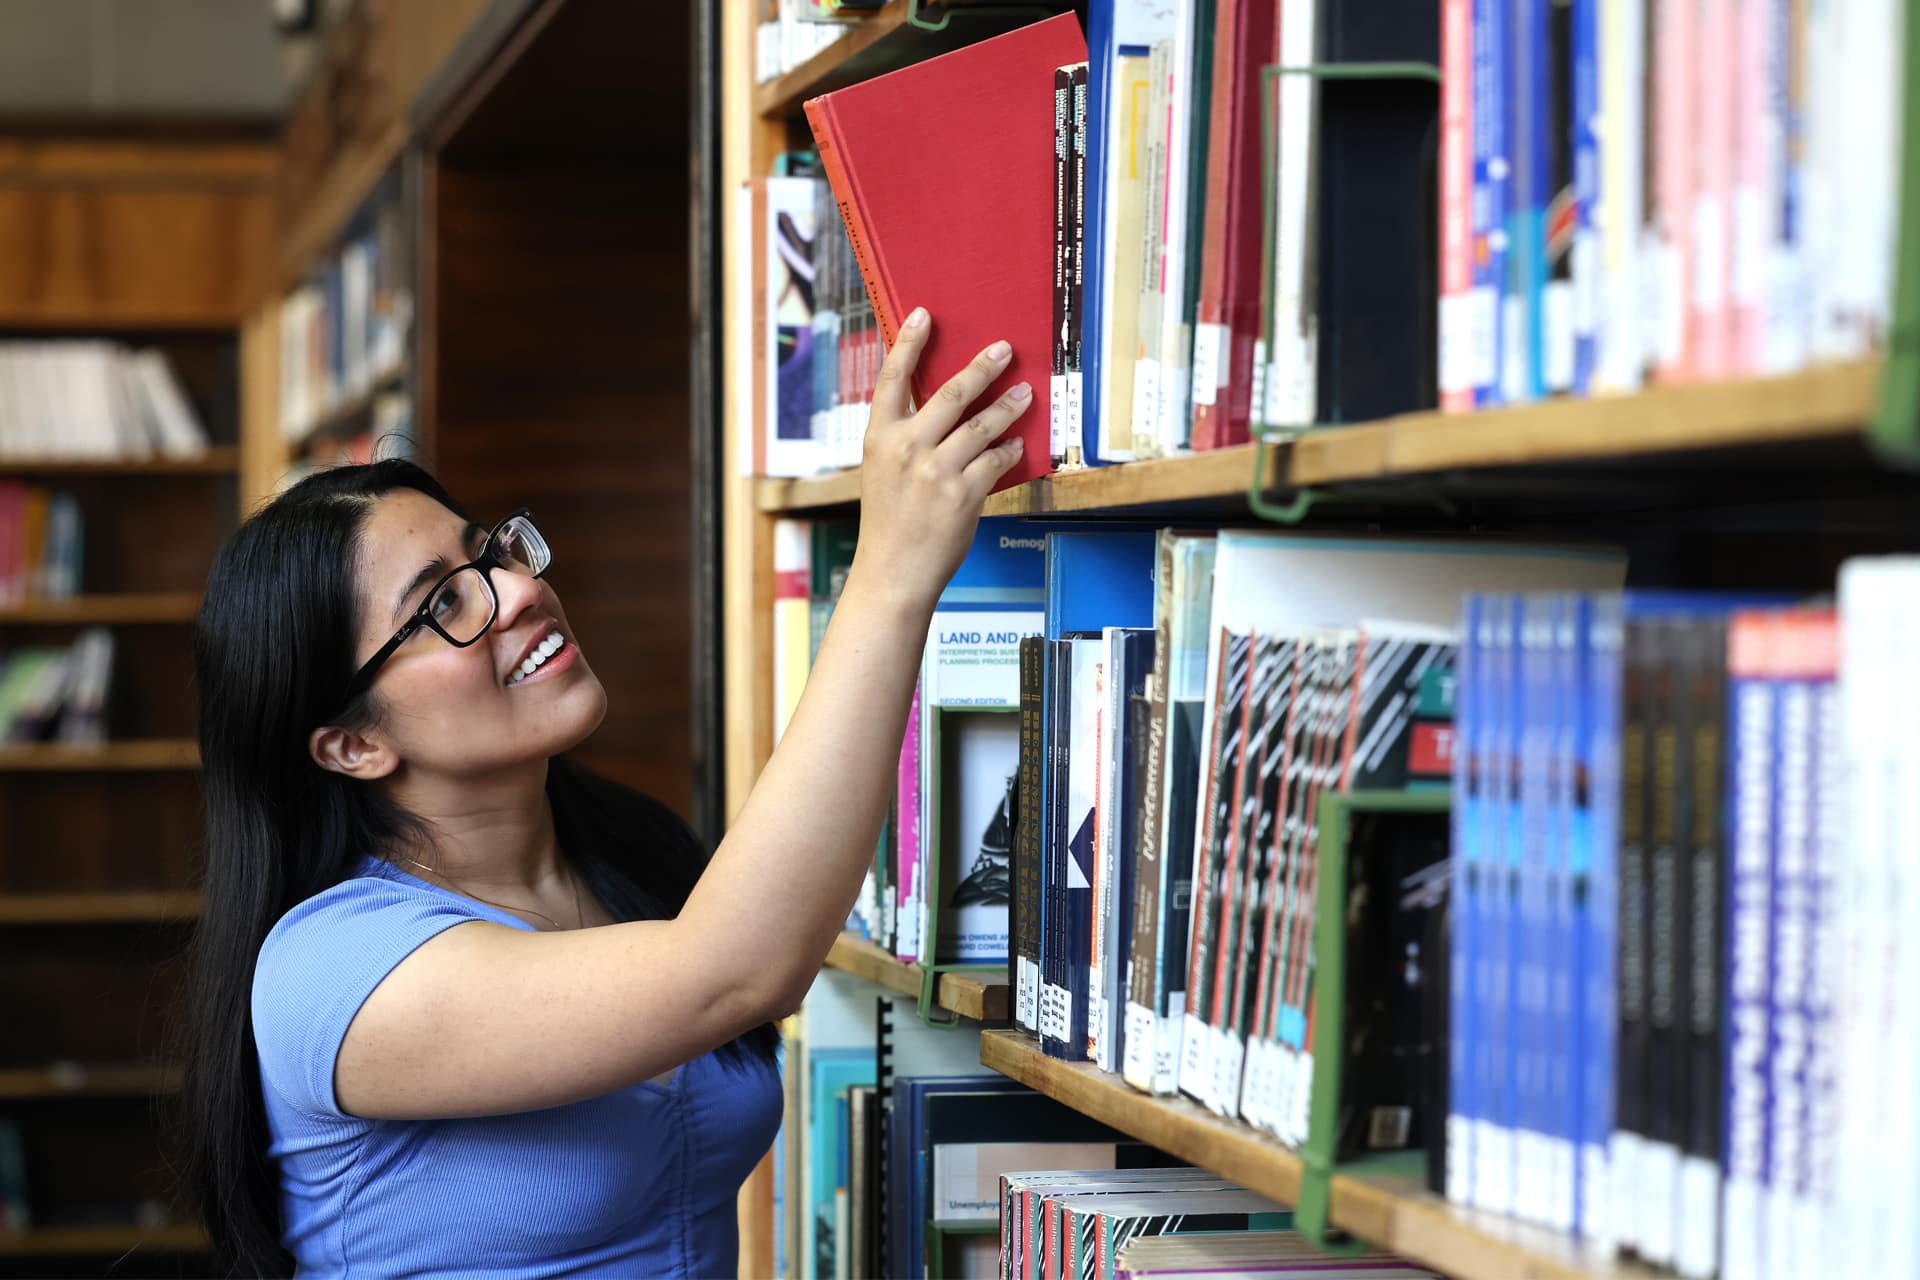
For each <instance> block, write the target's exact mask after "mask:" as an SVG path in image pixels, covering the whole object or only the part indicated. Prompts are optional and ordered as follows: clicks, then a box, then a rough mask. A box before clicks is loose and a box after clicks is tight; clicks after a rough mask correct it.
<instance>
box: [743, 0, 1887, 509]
mask: <svg viewBox="0 0 1920 1280" xmlns="http://www.w3.org/2000/svg"><path fill="white" fill-rule="evenodd" d="M1903 21H1904V8H1903V6H1901V5H1900V4H1899V3H1898V0H1868V2H1867V3H1864V4H1862V5H1858V6H1831V5H1818V4H1807V3H1805V0H1754V3H1752V4H1746V5H1735V4H1733V3H1731V0H1725V2H1723V3H1718V4H1708V5H1706V6H1705V7H1701V6H1698V5H1695V4H1692V3H1683V2H1680V0H1672V2H1669V0H1622V3H1621V4H1618V5H1614V4H1604V5H1603V4H1599V3H1589V2H1587V0H1579V2H1578V3H1549V2H1548V0H1526V2H1525V3H1519V4H1506V3H1498V4H1496V3H1488V2H1487V0H1422V2H1421V3H1419V4H1416V5H1414V6H1412V7H1411V8H1408V7H1407V6H1405V5H1402V4H1389V3H1387V2H1386V0H1364V2H1362V3H1344V4H1340V5H1332V4H1323V3H1314V2H1309V3H1302V4H1287V5H1281V4H1278V3H1276V2H1275V0H1179V3H1174V4H1166V5H1133V4H1122V3H1119V2H1118V0H1094V2H1093V3H1091V4H1089V5H1088V6H1087V28H1086V38H1085V39H1082V36H1081V31H1080V28H1079V26H1078V25H1077V21H1076V19H1075V18H1074V16H1073V15H1062V16H1061V17H1058V18H1053V19H1048V20H1046V21H1043V22H1040V23H1036V24H1033V25H1032V26H1029V27H1026V28H1023V29H1021V30H1018V31H1015V32H1013V33H1011V34H1008V35H1005V36H1000V37H995V38H993V39H988V40H983V41H980V42H978V43H976V44H974V45H970V46H967V47H965V48H962V49H960V50H957V51H955V52H953V53H949V54H946V55H943V56H941V57H937V58H933V59H930V60H928V61H925V62H922V63H919V64H916V65H914V66H910V67H907V68H904V69H902V70H899V71H895V72H892V73H890V74H887V75H883V76H878V77H875V78H873V79H871V80H868V81H865V82H862V83H860V84H857V85H854V86H852V87H850V88H847V89H842V90H838V91H835V92H833V93H829V94H826V95H824V96H822V97H819V98H816V99H813V100H811V101H809V102H808V103H807V104H806V110H807V115H808V120H809V122H810V124H811V125H812V128H813V133H814V138H815V142H816V145H817V148H818V154H819V160H820V162H821V168H822V170H823V172H824V176H825V177H826V179H827V180H828V181H829V182H830V184H831V186H832V188H833V193H834V197H835V201H834V203H835V205H836V208H837V210H838V212H839V213H840V214H841V215H842V217H843V220H844V221H845V222H846V223H847V225H848V230H846V231H843V230H842V229H841V228H839V227H835V226H832V225H831V223H832V222H833V221H834V220H833V219H831V218H827V217H824V216H823V215H820V214H816V215H815V217H814V220H813V223H812V225H811V226H810V228H809V229H808V230H807V232H806V233H805V234H804V235H793V234H789V235H788V236H786V237H784V238H783V237H782V235H781V234H780V233H779V232H778V231H777V230H769V229H767V228H766V227H763V226H762V222H763V221H766V220H767V219H779V218H780V217H781V216H782V215H779V214H774V213H771V212H769V213H768V214H767V215H766V217H765V218H763V219H761V220H759V221H756V220H752V219H743V220H742V225H741V227H740V231H739V239H738V240H737V244H738V246H739V248H740V250H741V252H742V253H743V254H744V255H745V258H744V259H743V260H745V261H748V262H751V263H752V264H753V270H752V271H750V272H747V273H743V278H746V277H750V280H749V281H748V283H746V284H744V285H743V287H745V288H748V289H751V290H753V291H754V297H752V298H748V299H743V305H745V306H749V307H750V306H753V305H758V306H759V307H760V308H761V312H762V314H763V316H771V315H772V314H773V313H774V312H775V311H776V310H778V309H779V308H780V307H782V306H788V305H792V307H793V310H792V314H791V319H790V320H789V321H788V322H787V323H786V327H783V328H781V329H780V330H779V331H778V332H779V334H781V335H784V334H786V333H787V332H788V331H789V330H791V331H793V332H795V333H797V332H798V331H799V330H800V329H802V328H804V327H805V326H806V325H807V324H808V318H807V315H806V314H805V309H804V306H802V305H800V301H799V300H801V299H802V296H803V295H802V292H801V291H796V290H795V288H794V285H793V279H794V277H795V276H796V275H799V276H806V275H808V273H810V272H812V271H813V270H814V267H813V265H812V263H811V261H810V260H809V259H807V258H806V257H805V256H804V255H805V252H806V251H807V249H808V247H809V246H811V247H813V248H814V249H818V250H822V251H824V248H823V247H831V249H832V251H833V252H835V253H844V252H845V250H846V248H847V247H851V249H852V257H853V259H854V261H855V263H856V265H857V266H858V267H859V268H860V271H861V274H862V278H863V281H864V284H865V287H866V292H867V294H868V296H869V300H870V303H871V309H872V315H873V317H874V320H875V322H876V323H877V327H878V329H879V332H880V335H881V336H882V337H883V338H890V337H891V336H892V334H893V333H895V332H896V330H897V326H898V324H899V323H900V321H901V320H902V319H904V317H905V314H906V312H907V311H908V310H909V309H911V308H912V307H914V306H917V305H923V306H926V307H928V308H929V309H930V310H931V311H932V312H933V314H934V316H935V325H936V332H935V335H934V340H933V343H932V345H931V346H930V347H929V349H928V352H927V355H926V357H925V359H924V360H923V365H922V370H921V374H920V376H919V377H918V378H917V380H916V390H917V391H918V392H919V393H920V394H921V395H922V396H923V397H924V395H926V394H929V393H931V391H932V390H933V389H934V388H936V387H938V386H939V385H940V383H941V382H942V381H944V380H945V379H946V378H947V377H948V376H950V375H951V374H952V373H953V372H955V371H956V370H957V369H958V368H959V367H960V366H961V365H962V364H963V363H964V362H965V361H966V360H968V359H970V358H971V357H972V356H973V354H974V353H975V352H977V351H978V350H979V349H980V348H981V347H983V346H985V345H986V344H987V342H989V341H991V340H993V339H995V338H999V337H1006V338H1008V339H1009V340H1010V341H1011V342H1012V343H1013V346H1014V351H1015V355H1014V359H1013V362H1012V363H1011V365H1010V366H1009V367H1008V368H1007V370H1006V371H1005V372H1004V374H1003V375H1002V377H1001V379H1000V380H999V382H997V383H996V384H995V386H994V387H993V388H990V393H992V392H997V391H998V390H1000V389H1003V388H1004V387H1005V386H1006V385H1009V384H1011V383H1012V382H1013V381H1016V380H1021V379H1024V380H1027V381H1029V382H1031V383H1032V385H1033V386H1034V387H1036V388H1048V389H1049V390H1051V391H1052V393H1053V394H1051V395H1049V396H1048V397H1046V399H1045V401H1044V402H1043V403H1040V404H1036V405H1035V407H1034V409H1033V410H1031V411H1029V413H1028V414H1027V415H1026V416H1025V417H1024V418H1023V419H1022V421H1021V424H1020V425H1019V427H1018V430H1019V431H1020V432H1021V433H1022V435H1023V436H1024V437H1025V438H1026V440H1027V446H1028V447H1027V450H1026V454H1025V456H1024V457H1023V459H1022V461H1021V463H1020V465H1019V466H1018V467H1017V468H1016V469H1015V470H1014V472H1013V473H1011V474H1010V475H1009V477H1008V480H1007V482H1008V483H1018V482H1020V481H1022V480H1027V479H1031V478H1033V477H1034V476H1037V475H1042V474H1046V473H1048V472H1050V471H1054V470H1059V469H1062V468H1072V467H1077V466H1083V465H1098V464H1102V463H1108V462H1120V461H1127V460H1131V459H1137V458H1149V457H1160V456H1167V455H1172V454H1178V453H1181V452H1183V451H1186V450H1200V449H1211V448H1217V447H1221V446H1225V445H1230V444H1236V443H1240V442H1244V441H1246V440H1247V439H1249V438H1250V434H1251V432H1252V431H1253V430H1254V428H1256V427H1261V428H1265V429H1267V430H1268V431H1270V432H1279V433H1286V432H1290V431H1299V430H1305V429H1308V428H1310V427H1312V426H1315V425H1320V424H1326V423H1337V422H1355V421H1366V420H1373V419H1378V418H1382V417H1386V416H1389V415H1392V414H1395V413H1401V412H1408V411H1416V410H1425V409H1432V408H1435V407H1443V408H1446V409H1449V410H1468V409H1473V408H1476V407H1486V406H1491V405H1496V404H1504V403H1518V402H1523V401H1527V400H1532V399H1537V398H1540V397H1543V396H1550V395H1557V394H1587V393H1598V392H1603V391H1628V390H1633V389H1635V388H1638V387H1640V386H1642V385H1643V384H1645V383H1646V382H1649V381H1652V382H1665V383H1672V382H1686V381H1692V380H1699V379H1713V378H1725V377H1732V376H1740V375H1754V374H1771V373H1783V372H1788V371H1791V370H1793V369H1796V368H1800V367H1802V366H1804V365H1807V364H1809V363H1813V362H1828V361H1835V360H1844V359H1848V358H1853V357H1857V356H1861V355H1864V354H1867V353H1868V352H1870V351H1872V350H1875V349H1878V348H1879V347H1880V346H1881V345H1883V343H1884V339H1885V337H1886V334H1887V331H1888V328H1889V326H1890V322H1891V314H1892V279H1893V264H1894V256H1895V248H1896V241H1897V231H1898V216H1897V210H1898V207H1899V200H1898V198H1897V186H1898V175H1899V172H1900V163H1899V162H1900V156H1901V147H1902V146H1903V145H1904V143H1905V141H1906V139H1905V138H1904V137H1903V135H1902V134H1901V132H1900V130H1899V128H1898V127H1897V126H1898V122H1899V120H1900V119H1901V118H1902V104H1903V103H1904V102H1905V101H1906V99H1907V97H1908V96H1909V94H1910V92H1911V91H1912V87H1911V86H1907V85H1905V84H1904V83H1903V81H1902V77H1901V71H1900V65H1899V51H1900V48H1901V46H1900V43H1899V41H1898V39H1896V38H1895V35H1894V33H1896V32H1897V31H1898V29H1899V27H1900V25H1901V23H1902V22H1903ZM1443 72H1444V74H1442V73H1443ZM1576 94H1577V95H1578V98H1577V100H1576ZM1649 175H1650V176H1649ZM929 191H940V192H952V193H955V194H954V195H953V197H952V198H951V199H946V200H929V199H928V197H927V196H926V193H927V192H929ZM987 191H991V192H992V193H993V194H992V197H991V202H990V203H991V216H985V215H986V206H984V205H982V204H981V203H980V202H979V197H977V196H974V195H971V194H969V193H977V192H987ZM783 198H785V199H790V200H791V201H792V202H793V205H794V207H795V208H798V207H799V206H800V205H802V204H805V203H808V201H807V197H806V196H805V195H804V194H801V193H799V192H798V191H796V192H795V193H793V194H792V195H791V196H790V197H783ZM771 203H772V201H771V200H769V201H768V204H769V206H770V205H771ZM795 216H796V217H797V216H798V215H795ZM782 225H785V224H784V223H783V224H782ZM795 225H797V224H795ZM788 229H789V232H790V233H791V230H792V229H791V227H789V228H788ZM782 255H784V265H783V261H782ZM809 278H810V277H809ZM756 300H757V301H756ZM767 323H768V324H771V321H768V322H767ZM763 327H764V326H763ZM770 332H771V331H770ZM751 337H752V341H751V342H748V343H744V344H743V345H742V346H741V348H740V349H741V350H742V352H743V354H745V355H746V356H747V358H748V362H749V363H753V364H754V365H755V367H756V369H757V370H759V372H758V373H757V374H755V375H752V376H757V377H760V378H763V379H766V380H767V382H768V386H769V387H770V388H772V389H770V390H769V391H768V392H767V393H766V394H767V396H768V399H767V404H768V405H770V406H771V405H783V402H782V400H781V399H780V396H781V394H782V393H783V392H784V393H786V394H790V395H791V396H792V397H793V398H794V404H795V408H794V409H793V410H792V411H791V413H788V412H784V411H783V412H781V413H778V414H776V413H774V412H772V410H771V409H769V410H768V411H767V412H765V413H763V414H761V415H760V416H759V417H757V418H756V419H755V420H754V422H753V423H751V424H743V430H753V431H755V432H757V433H759V434H760V435H761V436H764V437H765V438H766V439H767V441H768V443H766V444H765V445H764V446H762V449H761V452H759V453H755V452H753V451H751V450H749V451H746V452H743V454H742V458H743V466H745V467H746V468H747V469H749V470H754V471H756V473H762V474H782V475H791V474H805V473H806V472H807V471H808V470H817V469H820V468H824V467H830V466H838V465H845V464H846V463H848V462H849V461H852V460H854V455H849V454H848V453H847V452H846V451H845V450H844V449H843V448H841V449H837V448H832V447H817V448H815V447H800V448H797V449H795V448H791V447H788V446H790V445H791V442H793V441H796V440H810V439H818V438H819V437H815V436H811V435H809V434H808V431H809V428H808V423H809V421H810V419H809V417H808V416H807V415H806V414H805V413H803V412H802V410H801V408H800V406H801V405H803V404H804V403H806V398H807V395H808V391H807V387H806V384H805V380H804V377H803V375H801V374H800V373H799V372H798V370H797V369H796V370H793V371H791V377H792V386H791V388H788V387H787V386H786V384H785V382H784V380H783V381H781V382H780V384H779V385H778V386H776V385H775V375H774V373H773V372H772V367H771V366H772V365H773V364H774V363H776V361H777V360H778V359H783V358H785V357H788V356H790V355H792V354H793V353H794V352H795V350H796V347H795V346H794V345H793V344H792V343H791V342H790V341H789V340H788V339H787V338H785V337H782V336H774V337H769V336H767V335H765V334H762V333H761V332H760V328H758V327H756V328H755V329H754V331H753V334H752V335H751ZM781 370H782V374H783V378H784V376H785V375H786V374H787V373H788V372H789V371H788V370H787V369H786V366H784V365H782V366H781ZM867 389H868V388H867V387H865V386H863V385H862V384H861V383H860V381H859V380H858V379H857V378H855V379H851V380H843V382H842V386H841V402H842V403H843V404H847V405H856V406H857V405H858V404H861V403H864V397H865V393H866V390H867ZM783 408H784V406H783ZM776 424H777V429H776ZM856 431H857V427H856ZM783 432H784V433H785V434H781V433H783ZM775 442H778V444H779V446H780V447H778V448H776V444H775ZM776 455H782V456H776Z"/></svg>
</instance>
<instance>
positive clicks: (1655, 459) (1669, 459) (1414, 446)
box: [753, 361, 1881, 516]
mask: <svg viewBox="0 0 1920 1280" xmlns="http://www.w3.org/2000/svg"><path fill="white" fill-rule="evenodd" d="M1880 374H1881V366H1880V364H1879V363H1878V362H1877V361H1866V362H1858V363H1852V364H1844V365H1835V366H1831V367H1827V368H1820V369H1811V370H1808V371H1806V372H1803V373H1795V374H1789V375H1786V376H1783V377H1778V378H1752V379H1740V380H1734V381H1728V382H1717V383H1700V384H1696V385H1692V386H1681V387H1659V388H1655V389H1652V390H1649V391H1643V392H1640V393H1638V394H1635V395H1629V396H1619V397H1614V398H1610V399H1594V400H1558V401H1549V402H1546V403H1543V404H1536V405H1527V406H1524V407H1518V408H1511V409H1496V410H1490V411H1488V412H1486V413H1478V414H1473V415H1471V416H1470V417H1465V418H1462V417H1458V416H1455V415H1451V414H1441V413H1413V414H1404V415H1402V416H1400V417H1396V418H1388V419H1385V420H1382V421H1379V422H1366V423H1356V424H1353V425H1351V426H1341V427H1329V428H1326V429H1324V430H1321V431H1318V432H1315V433H1312V434H1309V435H1305V436H1301V437H1298V438H1296V439H1294V440H1291V441H1288V442H1284V443H1280V444H1276V445H1273V446H1263V445H1233V446H1229V447H1227V448H1224V449H1214V450H1211V451H1208V452H1205V453H1194V454H1188V455H1186V456H1183V457H1179V458H1163V459H1156V460H1154V461H1150V462H1136V463H1127V464H1125V465H1123V466H1116V467H1099V468H1091V469H1088V470H1085V471H1079V472H1065V473H1060V474H1056V475H1052V476H1047V477H1043V478H1041V479H1039V480H1031V481H1028V482H1027V483H1026V484H1023V485H1019V486H1017V487H1015V488H1012V489H1008V490H1005V491H1003V492H1001V493H997V494H994V495H993V496H992V497H991V498H989V499H988V500H987V507H986V511H987V514H988V515H1008V516H1011V515H1017V516H1035V515H1045V514H1048V513H1052V512H1060V513H1066V512H1073V513H1077V514H1084V515H1099V514H1104V513H1117V512H1122V511H1126V512H1136V511H1139V510H1141V509H1151V508H1154V507H1181V506H1185V505H1189V504H1218V505H1222V506H1232V505H1234V504H1238V506H1239V507H1240V508H1241V510H1242V511H1244V508H1245V504H1246V496H1247V487H1248V485H1249V484H1250V483H1251V482H1252V479H1253V468H1254V465H1255V460H1254V455H1255V453H1256V451H1259V450H1263V449H1264V450H1266V452H1267V453H1268V455H1269V456H1267V457H1266V458H1265V459H1264V460H1263V462H1262V479H1263V488H1265V489H1267V490H1287V489H1300V488H1305V487H1308V486H1315V485H1340V484H1380V483H1404V482H1407V481H1409V480H1426V481H1431V480H1434V479H1435V478H1436V477H1443V473H1478V474H1481V475H1484V476H1485V477H1487V478H1489V479H1495V480H1497V479H1499V478H1500V476H1501V473H1502V472H1513V471H1517V470H1519V469H1522V468H1535V467H1558V468H1573V467H1579V466H1581V465H1582V464H1597V463H1603V462H1607V461H1612V460H1626V461H1628V462H1630V463H1631V464H1633V465H1635V466H1656V465H1662V464H1664V465H1669V466H1678V465H1683V464H1685V463H1688V462H1697V461H1699V460H1700V455H1701V454H1703V453H1719V454H1723V455H1726V456H1728V457H1731V456H1733V455H1734V454H1735V452H1736V451H1739V450H1757V449H1779V450H1783V451H1785V455H1784V456H1785V458H1786V460H1787V461H1789V462H1806V461H1817V458H1815V456H1814V455H1815V454H1816V451H1817V450H1819V449H1821V448H1822V447H1825V446H1831V445H1835V444H1842V445H1845V444H1853V445H1858V444H1860V443H1861V442H1862V441H1863V439H1864V436H1865V432H1866V430H1867V427H1868V423H1869V421H1870V419H1871V418H1872V416H1873V411H1874V406H1875V403H1876V399H1877V396H1878V392H1879V386H1880ZM753 497H754V505H755V507H756V509H757V510H759V511H760V512H763V513H779V514H785V513H790V512H800V511H817V510H823V509H830V508H834V507H846V506H852V505H853V504H855V503H857V502H859V500H860V474H859V471H858V469H854V470H849V471H838V472H829V473H827V474H824V475H820V476H809V477H805V478H802V479H760V480H756V481H754V493H753Z"/></svg>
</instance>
